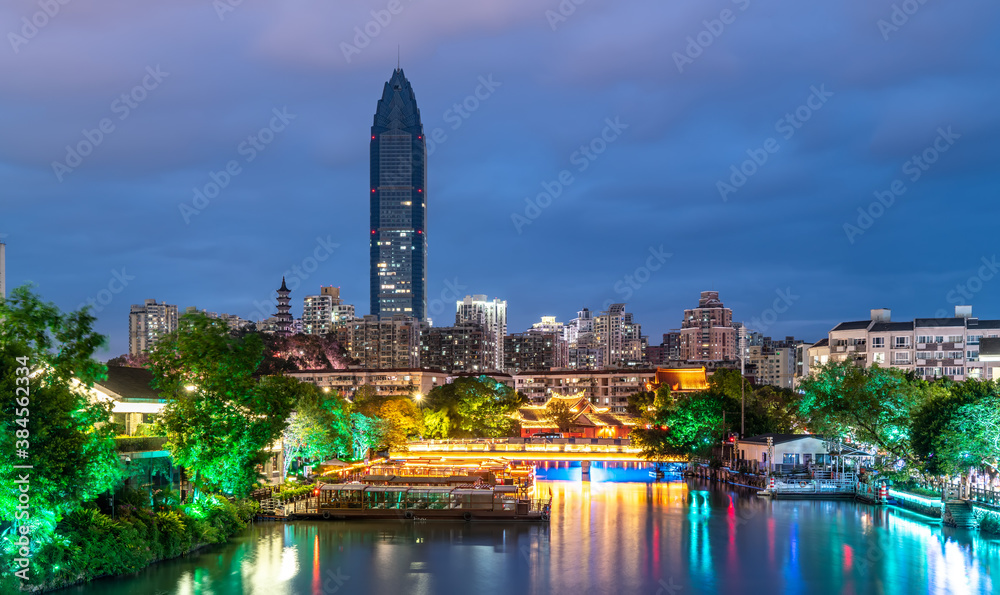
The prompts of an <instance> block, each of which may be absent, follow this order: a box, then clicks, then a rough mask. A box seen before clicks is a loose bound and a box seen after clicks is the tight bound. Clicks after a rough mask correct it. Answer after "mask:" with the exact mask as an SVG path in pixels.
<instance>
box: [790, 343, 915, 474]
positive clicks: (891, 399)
mask: <svg viewBox="0 0 1000 595" xmlns="http://www.w3.org/2000/svg"><path fill="white" fill-rule="evenodd" d="M801 389H802V391H803V393H804V394H803V398H802V401H801V403H800V407H799V411H800V413H801V415H802V416H803V418H805V419H808V420H809V427H810V429H811V430H812V431H813V432H815V433H819V434H825V435H830V436H838V437H843V438H847V439H849V440H852V441H854V442H857V443H860V444H863V445H872V446H874V447H876V448H877V449H878V450H879V451H880V453H884V454H885V455H886V457H885V458H884V462H883V468H884V470H886V471H890V470H895V469H899V468H901V467H902V466H904V465H909V466H911V467H912V466H915V465H917V464H918V460H917V459H916V457H915V456H914V455H913V452H912V449H911V447H910V419H911V418H912V416H913V413H914V412H915V411H916V410H917V408H918V407H919V406H920V405H921V404H922V403H923V401H924V400H925V398H926V393H927V387H926V383H923V382H921V381H918V380H916V379H914V378H913V377H911V376H908V375H907V373H906V372H903V371H901V370H897V369H894V368H880V367H878V366H872V367H870V368H863V367H860V366H856V365H854V364H852V363H850V362H840V363H831V364H828V365H826V366H823V367H821V368H820V369H819V370H818V372H817V373H816V374H814V375H813V376H811V377H809V378H806V379H805V380H804V381H803V382H802V385H801Z"/></svg>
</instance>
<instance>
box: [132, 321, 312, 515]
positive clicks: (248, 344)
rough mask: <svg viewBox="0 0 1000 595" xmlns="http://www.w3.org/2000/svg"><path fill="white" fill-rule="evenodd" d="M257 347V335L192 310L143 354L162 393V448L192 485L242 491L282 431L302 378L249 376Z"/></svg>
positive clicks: (251, 482)
mask: <svg viewBox="0 0 1000 595" xmlns="http://www.w3.org/2000/svg"><path fill="white" fill-rule="evenodd" d="M263 352H264V346H263V344H262V343H261V340H260V337H258V336H257V335H254V334H248V335H246V336H244V337H235V336H233V335H232V334H231V333H230V332H229V328H228V326H227V325H226V322H225V321H223V320H217V319H211V318H208V317H207V316H205V315H203V314H200V313H194V314H185V315H184V316H182V317H181V320H180V324H179V329H178V331H177V332H175V333H171V334H170V335H167V336H165V337H163V338H161V339H160V340H159V341H158V342H157V343H156V346H155V348H154V349H153V350H152V353H151V354H150V357H149V359H150V369H151V370H152V371H153V386H154V387H155V388H156V389H158V390H159V391H160V393H161V394H162V395H163V396H164V398H166V399H167V406H166V408H165V409H164V412H163V414H162V415H161V417H160V424H161V425H162V426H163V428H164V429H165V430H166V433H167V446H168V448H169V449H170V452H171V455H172V456H173V458H174V461H176V462H177V463H178V464H180V465H183V466H184V467H185V468H186V469H187V470H188V472H189V473H191V474H192V475H193V477H194V480H195V482H194V483H195V486H196V488H198V489H200V488H207V489H209V490H221V491H223V492H225V493H229V494H234V495H237V496H241V497H242V496H246V495H247V494H248V493H249V492H250V490H251V489H252V487H253V485H254V483H255V482H256V480H257V470H256V469H257V466H258V465H260V464H263V463H264V462H265V461H266V460H267V458H268V457H269V456H270V453H269V452H268V451H267V450H266V449H268V448H270V447H271V446H272V445H273V444H274V443H275V442H276V441H277V440H278V439H279V438H280V437H281V433H282V431H283V430H284V428H285V424H286V423H287V419H288V416H289V414H290V413H291V411H292V408H293V407H294V405H295V402H296V398H297V397H298V395H299V394H300V391H301V388H300V384H301V383H300V382H299V381H298V380H296V379H295V378H289V377H284V376H268V377H265V378H263V379H262V380H259V381H258V380H257V379H255V378H254V373H255V372H256V371H257V368H258V366H259V365H260V363H261V361H262V360H263Z"/></svg>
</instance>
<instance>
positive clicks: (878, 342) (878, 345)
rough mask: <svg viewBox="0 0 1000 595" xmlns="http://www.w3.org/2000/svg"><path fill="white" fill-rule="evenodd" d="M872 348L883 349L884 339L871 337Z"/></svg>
mask: <svg viewBox="0 0 1000 595" xmlns="http://www.w3.org/2000/svg"><path fill="white" fill-rule="evenodd" d="M872 347H876V348H881V347H885V337H872Z"/></svg>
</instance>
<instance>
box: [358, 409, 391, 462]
mask: <svg viewBox="0 0 1000 595" xmlns="http://www.w3.org/2000/svg"><path fill="white" fill-rule="evenodd" d="M350 420H351V444H352V445H353V446H354V457H353V458H354V459H355V460H361V459H367V458H368V457H369V455H370V453H371V451H372V450H374V449H377V448H378V447H379V445H380V444H382V442H383V435H384V434H385V424H384V423H383V422H382V420H380V419H379V418H377V417H369V416H367V415H364V414H362V413H352V414H351V415H350Z"/></svg>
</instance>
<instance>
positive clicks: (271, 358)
mask: <svg viewBox="0 0 1000 595" xmlns="http://www.w3.org/2000/svg"><path fill="white" fill-rule="evenodd" d="M239 335H242V336H247V335H256V336H258V337H259V338H260V340H261V341H262V342H263V344H264V361H263V362H261V365H260V369H259V370H258V374H260V375H273V374H282V373H284V372H297V371H299V370H343V369H346V368H347V356H346V353H345V351H344V349H343V347H341V345H340V343H339V342H338V341H337V340H336V338H335V337H334V335H332V334H328V335H305V334H298V335H291V336H288V337H283V336H281V335H278V334H276V333H255V332H241V333H239Z"/></svg>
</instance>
